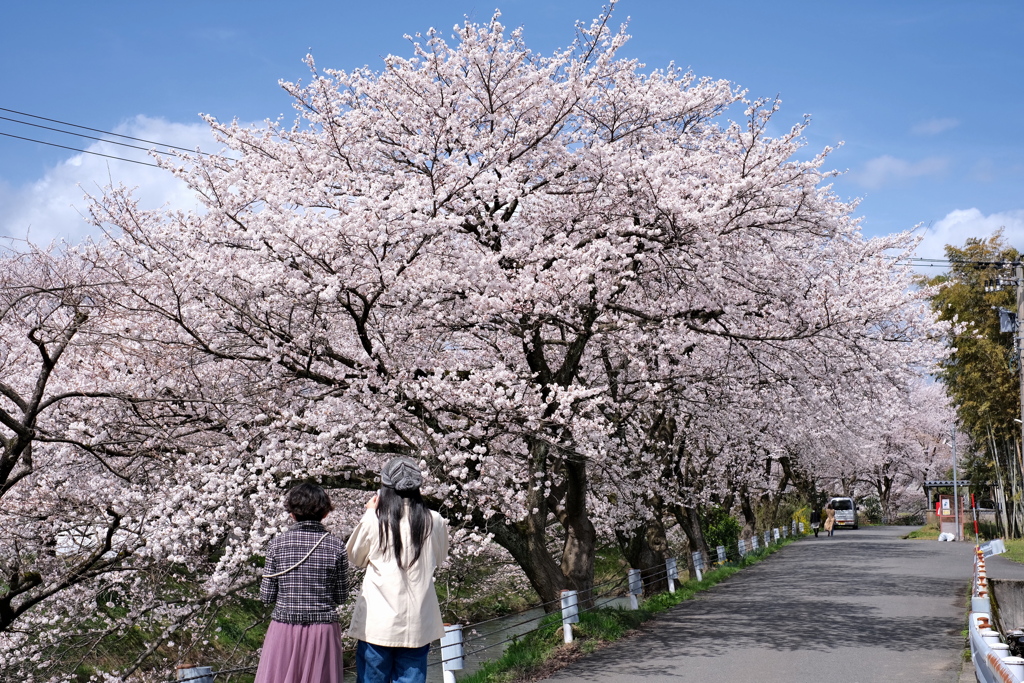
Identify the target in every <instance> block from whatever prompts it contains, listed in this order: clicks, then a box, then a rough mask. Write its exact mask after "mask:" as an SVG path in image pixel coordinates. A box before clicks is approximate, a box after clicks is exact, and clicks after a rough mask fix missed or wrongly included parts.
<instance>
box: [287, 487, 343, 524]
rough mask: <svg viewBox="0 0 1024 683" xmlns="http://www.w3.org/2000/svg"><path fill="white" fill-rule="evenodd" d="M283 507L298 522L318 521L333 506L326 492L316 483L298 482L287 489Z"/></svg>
mask: <svg viewBox="0 0 1024 683" xmlns="http://www.w3.org/2000/svg"><path fill="white" fill-rule="evenodd" d="M284 509H285V510H287V511H288V512H290V513H292V515H294V516H295V519H296V520H297V521H299V522H306V521H310V520H312V521H314V522H319V521H320V520H321V519H323V518H324V516H325V515H326V514H327V513H328V512H330V511H331V510H333V509H334V506H333V505H331V499H330V498H328V497H327V492H326V491H324V490H323V489H322V488H320V487H319V486H317V485H316V484H299V485H298V486H295V487H293V488H291V489H289V490H288V495H286V496H285V498H284Z"/></svg>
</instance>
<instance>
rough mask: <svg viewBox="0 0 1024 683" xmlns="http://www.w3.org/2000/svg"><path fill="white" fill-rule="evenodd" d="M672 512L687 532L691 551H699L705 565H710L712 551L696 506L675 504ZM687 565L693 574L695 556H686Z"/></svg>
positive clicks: (684, 531)
mask: <svg viewBox="0 0 1024 683" xmlns="http://www.w3.org/2000/svg"><path fill="white" fill-rule="evenodd" d="M672 514H673V516H675V518H676V521H677V522H679V526H680V528H682V530H683V533H685V534H686V540H687V541H689V543H690V553H696V552H699V553H700V554H701V555H702V556H703V557H704V567H705V568H707V567H709V566H710V565H709V561H710V558H711V552H710V551H709V550H708V544H707V541H705V540H704V530H703V529H702V528H701V526H700V516H699V515H698V514H697V509H696V508H691V507H685V506H682V505H676V506H673V509H672ZM686 566H687V568H688V569H689V570H690V573H691V575H692V574H693V573H694V569H695V567H694V565H693V558H692V557H690V556H689V555H688V556H687V558H686Z"/></svg>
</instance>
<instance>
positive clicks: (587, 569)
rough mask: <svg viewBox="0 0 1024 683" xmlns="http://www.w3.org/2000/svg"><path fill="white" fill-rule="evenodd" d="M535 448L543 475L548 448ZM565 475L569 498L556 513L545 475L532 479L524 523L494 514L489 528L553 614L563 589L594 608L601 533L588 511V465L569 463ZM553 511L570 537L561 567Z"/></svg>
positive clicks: (535, 458)
mask: <svg viewBox="0 0 1024 683" xmlns="http://www.w3.org/2000/svg"><path fill="white" fill-rule="evenodd" d="M531 448H532V450H533V453H532V455H533V463H531V472H534V473H536V472H543V471H544V467H543V466H542V465H541V464H540V463H543V461H544V459H545V458H546V456H547V445H546V444H545V443H544V442H542V441H539V440H538V441H536V442H535V443H534V444H532V446H531ZM564 475H565V480H564V481H565V483H564V496H563V497H562V499H561V504H560V505H558V507H557V508H556V509H554V510H552V507H553V506H554V505H555V502H554V501H552V500H550V499H549V498H548V497H547V496H545V495H544V484H543V476H540V477H535V476H532V477H531V481H530V483H529V488H528V490H527V496H526V507H527V509H528V510H530V511H531V512H530V513H529V514H528V515H527V516H526V518H525V519H524V520H522V521H520V522H509V521H507V520H503V519H502V518H501V517H500V516H498V515H495V516H494V517H492V518H491V519H490V520H487V521H486V522H485V523H484V524H485V526H486V528H487V529H488V530H489V531H491V532H492V533H494V540H495V541H497V542H498V544H499V545H501V546H502V547H503V548H505V549H506V550H508V551H509V553H510V554H511V555H512V557H513V558H514V559H515V560H516V562H517V563H518V564H519V566H520V567H521V568H522V570H523V572H524V573H525V574H526V577H527V579H529V581H530V585H531V586H533V589H534V590H535V591H537V595H539V596H540V599H541V602H542V603H545V604H544V609H545V610H547V611H548V612H553V611H557V610H558V609H560V606H559V603H558V601H559V599H560V597H561V591H562V590H563V589H572V590H576V591H578V592H579V601H580V604H581V605H583V606H589V605H592V604H593V587H594V555H595V552H596V546H597V531H596V530H595V529H594V525H593V523H592V522H591V521H590V517H589V513H588V510H587V499H586V494H587V471H586V463H585V462H583V461H572V462H568V461H567V462H566V463H565V471H564ZM549 511H553V512H554V513H555V515H556V516H557V518H558V521H559V523H560V525H561V526H562V528H563V530H564V532H565V540H564V543H563V545H562V558H561V562H560V563H559V562H558V561H556V560H555V558H554V556H553V555H552V553H551V551H550V549H549V543H548V542H549V540H550V539H549V534H548V527H547V522H548V517H549Z"/></svg>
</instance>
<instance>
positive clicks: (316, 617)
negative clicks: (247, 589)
mask: <svg viewBox="0 0 1024 683" xmlns="http://www.w3.org/2000/svg"><path fill="white" fill-rule="evenodd" d="M284 509H285V510H287V511H288V512H289V513H290V515H291V518H292V519H293V520H295V524H293V525H292V526H291V528H289V529H288V530H287V531H285V532H284V533H283V534H281V535H280V536H277V537H275V538H274V539H273V540H271V541H270V545H269V546H268V548H267V561H266V565H265V566H264V569H263V580H262V582H261V583H260V599H262V600H263V602H265V603H267V604H270V603H275V604H274V611H273V612H272V613H271V616H270V619H271V621H270V628H269V629H268V630H267V637H266V640H265V641H264V642H263V652H262V654H261V655H260V664H259V668H258V670H257V671H256V681H255V683H341V680H342V661H341V655H342V646H341V626H340V625H339V624H338V605H340V604H341V603H342V602H344V601H345V598H346V596H347V595H348V561H347V560H346V559H345V545H344V544H343V543H342V541H341V540H340V539H338V538H336V537H335V536H332V535H331V534H330V533H328V531H327V529H325V528H324V525H323V523H322V522H323V519H324V517H326V516H327V513H329V512H330V511H331V510H332V509H333V507H332V506H331V499H330V498H328V497H327V493H326V492H325V491H324V490H323V489H322V488H320V487H319V486H315V485H313V484H300V485H299V486H296V487H294V488H292V489H290V490H289V491H288V494H287V496H286V497H285V502H284Z"/></svg>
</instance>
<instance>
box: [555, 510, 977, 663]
mask: <svg viewBox="0 0 1024 683" xmlns="http://www.w3.org/2000/svg"><path fill="white" fill-rule="evenodd" d="M906 532H907V527H881V528H879V527H875V528H868V529H861V530H858V531H845V532H844V531H838V532H836V535H835V536H834V537H832V538H826V537H824V536H822V537H820V538H817V539H816V538H813V537H810V538H807V539H805V540H802V541H800V542H798V543H794V544H793V545H791V546H789V547H787V548H785V549H783V550H782V551H781V552H779V553H777V554H776V555H773V556H772V557H770V558H769V559H768V560H766V561H765V562H763V563H761V564H758V565H755V566H754V567H751V568H750V569H747V570H745V571H743V572H741V573H739V574H737V575H735V576H734V577H732V578H730V579H729V580H728V581H726V582H724V583H722V584H720V585H718V586H715V587H714V588H712V589H711V590H709V591H707V592H705V593H702V594H700V595H698V596H697V597H696V598H695V599H694V600H691V601H687V602H685V603H683V604H682V605H680V606H679V607H677V608H676V609H674V610H672V611H671V612H669V613H667V614H666V615H664V616H662V617H660V618H657V619H654V620H652V621H650V622H648V623H647V624H646V625H645V626H644V627H643V629H642V631H641V634H640V635H639V636H637V637H635V638H630V639H627V640H624V641H621V642H618V643H615V644H613V645H611V646H609V647H607V648H606V649H604V650H602V651H600V652H598V653H596V654H594V655H592V656H589V657H587V658H586V659H584V660H582V661H580V662H577V663H576V664H574V665H572V666H570V667H568V668H567V669H565V670H563V671H561V672H559V673H558V674H556V675H554V676H553V677H551V678H550V679H548V680H550V681H558V682H559V683H572V682H576V681H580V682H582V681H587V682H588V683H590V682H601V681H605V682H610V681H616V682H620V681H644V682H647V683H655V682H662V681H664V682H666V683H667V682H669V681H671V683H688V682H689V681H694V682H698V681H699V682H700V683H706V682H708V681H750V682H752V683H753V682H755V681H756V683H775V682H782V681H785V682H786V683H802V682H805V681H806V682H807V683H812V682H813V683H820V682H821V681H826V680H833V681H842V682H843V683H869V682H870V683H875V682H878V681H916V682H925V681H942V682H946V681H949V682H953V681H957V680H958V677H959V676H960V671H961V668H962V666H963V665H962V660H961V654H962V652H963V646H964V640H963V636H962V635H961V631H962V629H963V628H964V625H965V620H964V615H965V609H966V596H967V587H968V584H969V581H970V576H971V568H972V564H971V558H972V552H973V545H972V544H969V543H938V542H935V541H907V540H903V539H901V538H900V535H901V534H905V533H906ZM970 680H973V678H971V679H970Z"/></svg>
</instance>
